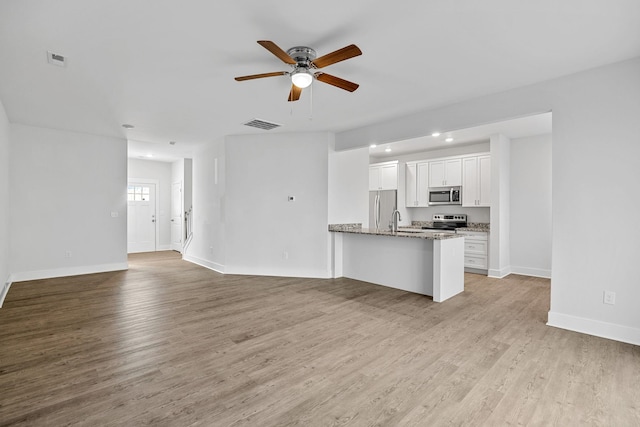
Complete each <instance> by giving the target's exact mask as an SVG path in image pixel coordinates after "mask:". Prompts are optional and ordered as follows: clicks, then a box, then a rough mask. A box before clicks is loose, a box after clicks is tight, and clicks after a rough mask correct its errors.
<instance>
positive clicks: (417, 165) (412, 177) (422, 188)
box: [405, 162, 429, 208]
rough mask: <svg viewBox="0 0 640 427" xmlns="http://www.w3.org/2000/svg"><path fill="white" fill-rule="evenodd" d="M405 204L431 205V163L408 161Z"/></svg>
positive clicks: (416, 205) (412, 206)
mask: <svg viewBox="0 0 640 427" xmlns="http://www.w3.org/2000/svg"><path fill="white" fill-rule="evenodd" d="M405 184H406V187H405V189H406V194H405V206H406V207H408V208H414V207H427V206H429V164H428V163H427V162H411V163H407V166H406V175H405Z"/></svg>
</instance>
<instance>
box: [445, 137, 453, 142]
mask: <svg viewBox="0 0 640 427" xmlns="http://www.w3.org/2000/svg"><path fill="white" fill-rule="evenodd" d="M445 141H446V142H453V138H452V137H450V136H448V137H447V139H445Z"/></svg>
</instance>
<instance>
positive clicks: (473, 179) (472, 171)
mask: <svg viewBox="0 0 640 427" xmlns="http://www.w3.org/2000/svg"><path fill="white" fill-rule="evenodd" d="M462 168H463V173H462V177H463V179H464V181H463V183H462V206H477V203H478V202H477V201H478V158H477V157H467V158H465V159H464V160H463V161H462Z"/></svg>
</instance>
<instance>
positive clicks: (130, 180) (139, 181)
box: [125, 178, 160, 252]
mask: <svg viewBox="0 0 640 427" xmlns="http://www.w3.org/2000/svg"><path fill="white" fill-rule="evenodd" d="M132 184H153V185H155V186H156V203H155V205H156V222H155V224H156V232H155V240H156V241H155V250H154V252H157V251H158V242H159V237H160V197H159V194H160V180H158V179H150V178H127V186H129V185H132ZM125 191H126V190H125ZM128 209H129V204H127V210H128ZM128 217H129V212H127V218H128ZM128 226H129V224H127V227H128ZM127 243H128V242H127Z"/></svg>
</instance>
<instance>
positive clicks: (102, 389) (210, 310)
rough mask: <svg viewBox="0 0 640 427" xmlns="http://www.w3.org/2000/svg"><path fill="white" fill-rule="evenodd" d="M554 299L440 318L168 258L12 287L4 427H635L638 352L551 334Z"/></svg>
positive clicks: (445, 312) (482, 299) (512, 301)
mask: <svg viewBox="0 0 640 427" xmlns="http://www.w3.org/2000/svg"><path fill="white" fill-rule="evenodd" d="M548 310H549V281H548V280H544V279H537V278H529V277H524V276H515V275H514V276H509V277H508V278H506V279H502V280H497V279H490V278H487V277H483V276H479V275H473V274H467V275H466V276H465V292H464V293H463V294H461V295H459V296H456V297H454V298H452V299H451V300H448V301H446V302H444V303H441V304H437V303H434V302H433V301H431V299H430V298H428V297H424V296H421V295H417V294H412V293H408V292H404V291H400V290H396V289H390V288H385V287H382V286H376V285H371V284H368V283H363V282H358V281H354V280H349V279H338V280H320V279H296V278H278V277H255V276H230V275H227V276H224V275H221V274H217V273H215V272H212V271H209V270H207V269H204V268H202V267H199V266H197V265H193V264H190V263H188V262H185V261H182V260H181V259H180V257H179V255H178V254H176V253H174V252H157V253H150V254H136V255H132V256H131V257H130V268H129V270H128V271H123V272H114V273H102V274H93V275H87V276H77V277H68V278H57V279H49V280H37V281H30V282H21V283H15V284H13V286H12V287H11V290H10V291H9V294H8V296H7V298H6V300H5V303H4V307H3V308H2V309H0V425H2V426H8V425H29V426H66V425H72V426H112V425H113V426H116V425H117V426H121V425H126V426H138V425H153V426H192V425H198V426H440V425H473V426H476V425H477V426H502V425H556V426H574V425H581V426H582V425H585V426H588V425H594V426H595V425H597V426H640V347H637V346H633V345H628V344H623V343H618V342H614V341H610V340H605V339H601V338H596V337H591V336H587V335H581V334H577V333H573V332H569V331H564V330H560V329H555V328H551V327H548V326H546V325H545V322H546V319H547V311H548Z"/></svg>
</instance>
